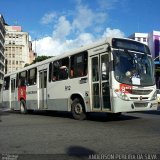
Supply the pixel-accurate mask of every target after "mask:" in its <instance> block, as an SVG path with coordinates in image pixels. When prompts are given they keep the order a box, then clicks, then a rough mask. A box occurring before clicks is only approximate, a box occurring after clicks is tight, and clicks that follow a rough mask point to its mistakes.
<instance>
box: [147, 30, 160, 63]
mask: <svg viewBox="0 0 160 160" xmlns="http://www.w3.org/2000/svg"><path fill="white" fill-rule="evenodd" d="M148 46H149V48H150V51H151V53H152V56H153V58H154V60H155V61H160V31H152V32H151V33H149V34H148Z"/></svg>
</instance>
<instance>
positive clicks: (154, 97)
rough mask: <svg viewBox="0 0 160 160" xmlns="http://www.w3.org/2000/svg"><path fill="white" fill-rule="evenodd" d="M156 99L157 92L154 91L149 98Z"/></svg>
mask: <svg viewBox="0 0 160 160" xmlns="http://www.w3.org/2000/svg"><path fill="white" fill-rule="evenodd" d="M156 99H157V92H156V91H155V92H154V94H153V96H152V98H151V100H156Z"/></svg>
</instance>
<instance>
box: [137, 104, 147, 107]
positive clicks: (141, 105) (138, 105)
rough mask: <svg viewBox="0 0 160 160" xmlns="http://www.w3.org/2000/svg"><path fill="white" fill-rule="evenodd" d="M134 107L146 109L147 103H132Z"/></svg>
mask: <svg viewBox="0 0 160 160" xmlns="http://www.w3.org/2000/svg"><path fill="white" fill-rule="evenodd" d="M134 106H135V107H147V106H148V103H134Z"/></svg>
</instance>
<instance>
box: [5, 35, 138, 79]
mask: <svg viewBox="0 0 160 160" xmlns="http://www.w3.org/2000/svg"><path fill="white" fill-rule="evenodd" d="M112 38H116V37H108V38H103V39H101V40H99V41H96V42H93V43H91V44H88V45H85V46H81V47H79V48H76V49H73V50H71V51H66V52H64V53H62V54H60V55H58V56H56V57H51V58H48V59H46V60H44V61H41V62H37V63H35V64H32V65H29V66H27V67H24V68H22V69H19V70H17V71H14V72H11V73H7V74H5V77H6V76H9V75H12V74H16V73H19V72H22V71H25V70H29V69H31V68H35V67H37V66H41V65H43V64H44V65H45V64H47V63H49V62H52V61H56V60H59V59H62V58H65V57H67V56H71V55H74V54H76V53H80V52H83V51H86V50H90V49H93V48H95V47H98V46H101V45H104V44H109V45H110V46H111V41H112ZM121 39H127V40H131V41H135V40H133V39H129V38H121ZM136 42H137V41H136Z"/></svg>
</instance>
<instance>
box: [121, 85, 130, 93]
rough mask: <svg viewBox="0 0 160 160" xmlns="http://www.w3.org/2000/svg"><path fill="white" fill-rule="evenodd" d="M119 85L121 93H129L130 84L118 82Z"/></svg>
mask: <svg viewBox="0 0 160 160" xmlns="http://www.w3.org/2000/svg"><path fill="white" fill-rule="evenodd" d="M119 87H120V91H121V92H122V93H131V91H132V86H130V85H127V84H120V86H119Z"/></svg>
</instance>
